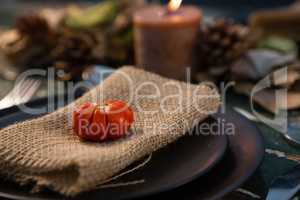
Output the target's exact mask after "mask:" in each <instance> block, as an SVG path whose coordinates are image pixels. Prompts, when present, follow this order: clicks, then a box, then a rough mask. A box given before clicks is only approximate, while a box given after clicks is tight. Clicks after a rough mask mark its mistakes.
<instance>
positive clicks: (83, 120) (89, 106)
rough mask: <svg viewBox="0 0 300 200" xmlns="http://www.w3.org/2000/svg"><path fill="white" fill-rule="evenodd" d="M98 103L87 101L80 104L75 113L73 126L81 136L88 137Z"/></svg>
mask: <svg viewBox="0 0 300 200" xmlns="http://www.w3.org/2000/svg"><path fill="white" fill-rule="evenodd" d="M96 106H97V105H96V104H93V103H90V102H87V103H84V104H83V105H81V106H79V107H78V108H77V109H76V110H75V111H74V113H73V128H74V130H75V133H76V134H77V135H78V136H79V137H80V138H86V135H87V134H88V131H89V130H88V129H89V126H90V123H91V121H92V118H93V113H94V110H95V109H96Z"/></svg>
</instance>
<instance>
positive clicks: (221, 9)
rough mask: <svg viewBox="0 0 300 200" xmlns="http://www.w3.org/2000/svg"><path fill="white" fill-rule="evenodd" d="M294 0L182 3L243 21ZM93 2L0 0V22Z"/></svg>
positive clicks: (193, 0)
mask: <svg viewBox="0 0 300 200" xmlns="http://www.w3.org/2000/svg"><path fill="white" fill-rule="evenodd" d="M148 1H149V0H148ZM294 1H295V0H262V1H261V0H184V3H185V4H197V5H201V6H204V7H205V8H206V12H205V14H206V15H213V16H230V17H233V18H235V19H238V20H240V21H243V22H245V20H246V18H247V16H248V14H249V13H251V12H252V11H254V10H257V9H265V8H276V7H282V6H285V5H289V4H291V3H293V2H294ZM95 2H100V0H85V1H84V0H60V1H58V0H43V1H39V0H1V6H0V19H1V20H0V24H1V25H2V26H10V25H11V24H12V23H13V21H14V19H15V17H16V15H19V14H22V13H24V12H28V11H31V10H32V9H36V8H39V7H42V6H45V5H47V4H48V6H58V5H62V4H68V3H81V4H82V3H85V4H86V3H95ZM149 2H162V3H166V2H167V0H150V1H149Z"/></svg>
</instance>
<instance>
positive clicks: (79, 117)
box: [73, 100, 134, 142]
mask: <svg viewBox="0 0 300 200" xmlns="http://www.w3.org/2000/svg"><path fill="white" fill-rule="evenodd" d="M133 121H134V114H133V111H132V109H131V108H130V107H129V106H128V105H127V104H126V103H125V102H123V101H119V100H110V101H107V102H106V104H105V106H103V107H100V106H97V105H96V104H93V103H89V102H88V103H85V104H83V105H81V106H80V107H79V108H78V109H76V110H75V111H74V113H73V128H74V131H75V133H76V134H77V135H78V136H79V137H80V138H82V139H85V140H89V141H94V142H100V141H105V140H107V139H118V138H121V137H123V136H124V135H125V134H126V132H127V131H128V130H129V128H130V126H131V124H132V123H133Z"/></svg>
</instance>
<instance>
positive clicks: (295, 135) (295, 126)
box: [233, 107, 300, 145]
mask: <svg viewBox="0 0 300 200" xmlns="http://www.w3.org/2000/svg"><path fill="white" fill-rule="evenodd" d="M233 109H234V110H235V111H236V112H238V113H239V114H241V115H243V116H244V117H246V118H247V119H249V120H250V121H253V122H260V123H263V122H262V121H260V120H259V119H258V118H257V117H256V116H254V115H253V114H251V113H250V112H248V111H246V110H245V109H243V108H239V107H234V108H233ZM269 127H270V128H273V127H272V126H269ZM273 129H274V128H273ZM275 130H276V131H279V132H280V133H281V134H282V136H283V137H284V138H285V139H287V140H288V141H289V142H291V143H293V144H296V145H300V134H299V131H300V124H299V123H298V122H297V123H295V122H293V118H291V117H289V118H288V126H287V131H286V132H285V131H280V130H277V129H275Z"/></svg>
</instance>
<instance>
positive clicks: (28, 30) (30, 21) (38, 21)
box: [15, 15, 52, 41]
mask: <svg viewBox="0 0 300 200" xmlns="http://www.w3.org/2000/svg"><path fill="white" fill-rule="evenodd" d="M15 27H16V29H17V30H18V32H19V33H20V35H23V36H29V37H31V38H33V39H35V40H39V41H43V40H44V39H49V36H51V35H52V30H51V28H50V26H49V24H48V22H47V20H46V19H45V18H43V17H41V16H39V15H26V16H22V17H20V18H18V20H17V21H16V25H15Z"/></svg>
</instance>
